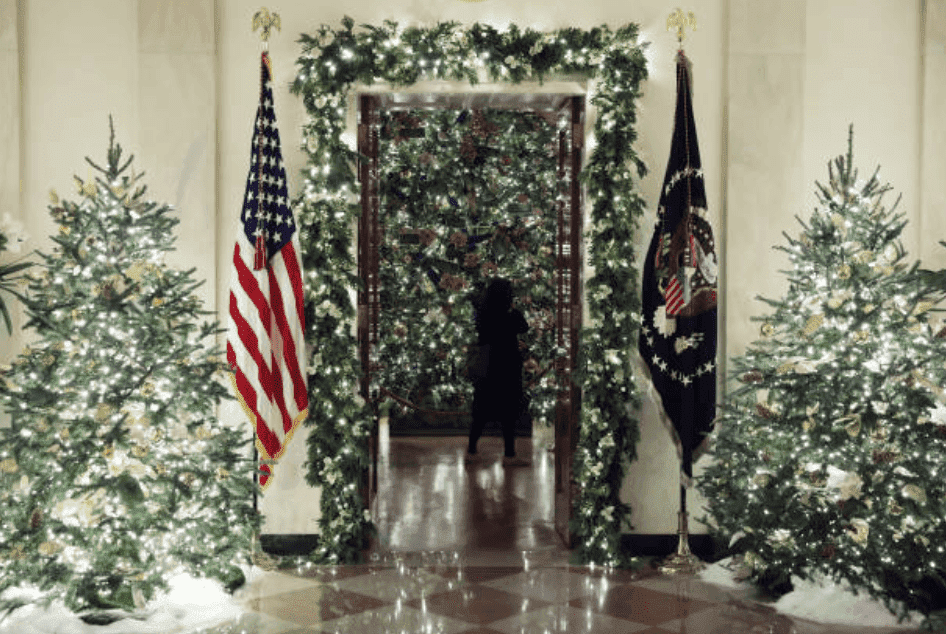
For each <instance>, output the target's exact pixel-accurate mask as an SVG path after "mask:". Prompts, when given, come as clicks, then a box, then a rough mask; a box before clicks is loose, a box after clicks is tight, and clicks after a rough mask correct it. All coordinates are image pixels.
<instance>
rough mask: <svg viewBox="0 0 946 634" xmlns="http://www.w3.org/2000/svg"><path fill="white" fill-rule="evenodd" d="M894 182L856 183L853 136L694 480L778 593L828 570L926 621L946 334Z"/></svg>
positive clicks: (939, 478)
mask: <svg viewBox="0 0 946 634" xmlns="http://www.w3.org/2000/svg"><path fill="white" fill-rule="evenodd" d="M851 137H853V132H852V133H851ZM889 190H890V187H889V186H886V185H883V186H882V185H881V184H880V182H879V181H878V179H877V172H875V173H874V175H873V176H871V178H869V179H868V180H866V181H858V180H857V171H856V170H855V169H854V164H853V138H851V139H849V146H848V153H847V155H846V156H840V157H838V158H837V159H836V160H835V161H834V162H833V164H829V181H828V184H827V185H821V184H819V185H818V200H819V202H820V204H821V207H819V208H816V209H815V211H814V213H813V214H812V215H811V218H810V219H809V220H808V221H802V220H801V219H799V222H801V225H802V231H801V234H800V235H799V236H798V237H797V238H793V237H790V236H788V235H786V238H787V241H788V245H787V246H781V247H778V248H779V249H781V250H782V251H784V252H786V253H787V254H788V257H789V259H790V261H791V263H792V265H793V268H792V270H791V271H787V272H786V274H787V275H788V280H789V289H788V291H787V293H786V294H785V296H784V297H783V298H781V299H776V300H771V299H765V300H764V301H765V302H766V303H767V304H768V305H769V306H770V307H771V308H772V312H771V314H769V315H767V316H765V317H762V318H759V321H761V323H762V326H761V328H762V331H761V334H762V336H761V338H760V339H758V340H757V341H755V342H754V343H752V344H751V345H750V346H749V347H748V349H747V351H746V353H745V354H744V355H742V356H740V357H737V358H735V359H734V360H733V363H734V367H735V374H736V378H737V379H738V383H739V385H738V387H737V388H736V389H734V390H732V392H731V393H730V395H729V397H728V398H727V400H726V404H725V407H724V408H723V410H722V413H721V414H720V416H719V418H718V421H717V430H716V432H715V437H714V439H713V445H714V448H713V450H712V453H713V457H714V461H713V464H712V466H711V467H709V468H708V469H707V470H706V471H705V473H704V475H703V476H702V477H701V478H700V479H699V482H698V486H699V488H700V489H701V492H702V493H703V495H704V496H705V497H706V499H708V500H712V501H713V502H712V506H711V508H710V517H709V518H707V520H706V521H707V522H708V523H709V525H711V526H715V527H716V532H717V534H718V535H717V536H718V537H720V538H722V539H725V540H726V541H727V542H728V543H729V545H730V548H731V550H732V552H734V553H740V554H741V558H742V562H743V566H744V568H745V570H744V572H745V573H746V574H747V575H748V576H749V577H750V578H751V579H752V580H753V581H755V582H756V583H757V584H759V585H760V586H762V587H763V588H765V589H766V590H768V591H769V592H771V593H773V594H781V593H783V592H785V591H787V590H789V589H790V588H791V580H792V577H799V578H802V579H812V578H819V577H827V578H831V579H834V580H835V581H837V582H844V583H847V584H850V586H851V587H852V588H854V590H855V591H865V592H868V593H869V594H871V595H872V596H874V597H876V598H878V599H880V600H882V601H883V602H884V604H885V605H886V606H887V607H888V608H889V609H890V610H891V611H892V612H894V613H895V614H897V615H898V616H905V615H906V614H907V612H908V611H909V610H917V611H920V612H922V613H924V614H926V615H931V614H933V613H935V612H936V611H937V610H942V609H943V608H946V605H944V603H943V599H944V597H946V554H944V548H946V497H944V495H946V485H944V480H943V473H944V470H946V393H944V389H943V386H944V385H946V367H944V362H943V361H944V358H946V354H944V353H946V345H944V343H946V340H944V339H943V334H944V333H943V332H942V331H940V332H939V333H937V330H936V329H935V328H933V327H931V314H932V313H933V312H935V310H936V306H937V304H938V303H939V302H940V301H941V300H942V299H943V297H944V294H946V292H944V291H946V289H944V287H943V286H942V285H935V284H930V283H929V280H930V279H931V278H930V277H929V276H928V275H923V274H922V272H921V271H920V270H919V266H918V264H909V263H908V262H907V259H906V258H907V256H906V253H905V251H904V249H903V246H902V245H901V243H900V241H899V237H900V235H901V232H902V231H903V228H904V226H905V225H906V221H905V220H904V219H903V214H900V213H895V209H896V204H894V205H893V207H892V208H890V209H888V208H887V207H886V206H885V204H884V201H883V198H884V195H885V194H886V193H887V192H888V191H889Z"/></svg>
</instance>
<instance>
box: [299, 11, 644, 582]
mask: <svg viewBox="0 0 946 634" xmlns="http://www.w3.org/2000/svg"><path fill="white" fill-rule="evenodd" d="M299 41H300V44H301V45H302V54H301V56H300V57H299V59H298V61H297V66H298V72H297V75H296V78H295V80H294V81H293V84H292V91H293V93H294V94H297V95H299V96H300V97H301V98H302V99H303V102H304V104H305V108H306V110H307V113H308V120H307V121H306V123H305V124H304V126H303V137H304V149H305V151H306V152H307V155H308V164H307V167H306V169H305V172H304V177H305V186H304V191H303V192H302V193H301V195H300V196H299V197H298V198H297V200H296V201H294V204H295V210H296V213H297V221H298V224H299V226H300V238H301V241H302V250H303V255H302V257H303V266H304V270H305V271H306V328H307V331H306V340H307V343H308V344H309V345H310V346H311V350H312V353H311V357H310V359H309V396H310V403H309V417H308V419H307V421H306V425H307V426H309V427H310V434H309V440H308V447H307V449H308V472H307V475H306V479H307V481H308V482H309V484H311V485H313V486H319V487H321V488H322V498H321V500H322V502H321V511H322V516H321V518H320V520H319V526H320V531H321V532H320V534H319V544H318V546H317V548H316V549H315V551H313V553H312V558H313V560H314V561H316V562H324V563H353V562H356V561H358V560H359V558H360V556H361V552H362V551H363V548H364V547H365V545H366V543H367V538H368V536H370V534H371V533H372V532H373V530H374V527H373V525H372V522H371V515H370V513H369V511H368V509H367V508H366V506H365V501H364V500H363V499H361V496H360V494H359V491H358V485H357V482H358V479H359V477H360V475H361V473H362V471H363V470H364V469H365V468H366V466H367V463H368V452H367V438H368V434H369V431H370V429H371V425H372V424H373V421H372V410H371V406H370V405H369V404H367V403H365V401H364V400H363V399H362V398H361V397H360V396H359V394H358V385H359V377H360V368H359V364H358V354H357V341H356V339H355V335H354V325H355V324H354V321H355V317H356V315H355V308H354V306H353V303H352V291H353V290H354V289H356V288H357V286H358V284H359V280H358V278H357V273H356V266H355V262H354V258H353V256H352V248H351V247H352V240H353V236H352V228H353V226H355V222H356V220H357V218H358V216H359V214H360V205H359V197H358V191H359V190H358V184H357V182H356V172H355V165H356V162H357V152H356V151H355V150H354V149H353V148H352V147H350V146H349V144H348V143H347V142H346V141H345V140H344V139H343V135H344V133H345V132H346V124H347V118H348V114H349V109H350V107H351V106H350V104H351V103H353V101H352V99H351V98H352V97H353V91H354V90H356V89H357V86H358V85H359V84H362V85H370V84H373V83H376V82H386V83H387V84H389V85H391V86H408V85H412V84H415V83H417V82H420V81H437V80H445V81H464V82H469V83H470V84H471V85H472V84H477V83H479V82H480V81H481V78H484V77H485V78H488V79H489V80H491V81H493V82H511V83H520V82H523V81H538V82H542V81H543V80H544V79H549V78H555V79H558V78H575V77H578V78H581V79H583V80H585V81H587V84H588V86H589V89H588V95H587V100H588V103H589V104H590V105H591V107H592V108H594V109H596V111H597V117H596V118H595V121H594V143H593V144H592V145H589V147H590V148H593V149H591V151H590V155H589V156H587V157H586V160H585V165H584V168H583V169H582V173H581V180H582V183H583V184H584V186H585V194H586V199H587V201H588V202H587V204H586V206H585V208H586V216H585V244H586V251H587V263H588V264H589V265H590V272H591V275H590V277H588V279H586V280H585V292H586V306H587V310H588V314H589V317H590V319H587V320H585V322H584V325H583V331H582V335H581V342H580V352H579V367H578V370H577V372H576V373H575V376H576V377H577V380H578V381H579V383H580V387H581V389H582V405H581V420H580V423H579V425H580V432H579V439H578V447H577V450H576V453H575V456H574V467H573V469H574V480H575V481H576V482H577V483H578V484H579V489H578V492H577V495H576V496H575V498H574V509H573V521H572V526H571V531H572V534H573V535H574V536H575V541H576V545H575V548H574V555H575V557H576V559H577V560H579V561H581V562H583V563H594V564H598V565H625V564H627V563H629V561H628V558H627V557H626V556H625V555H624V554H623V553H622V552H621V549H620V534H621V529H622V527H624V526H629V518H630V512H631V509H630V507H629V506H628V505H626V504H623V503H622V502H621V500H620V497H619V492H620V488H621V484H622V482H623V480H624V472H625V466H626V465H627V464H628V463H629V462H630V461H632V460H634V459H635V458H636V444H637V441H638V438H639V431H638V425H637V420H636V419H635V418H634V416H633V414H632V412H633V411H634V410H635V409H636V408H637V406H638V405H639V396H638V394H637V392H636V388H635V386H634V381H633V370H632V367H633V365H632V361H633V356H632V355H633V354H634V350H635V349H636V343H637V331H638V326H639V311H640V298H639V293H638V289H637V284H638V274H637V269H636V265H635V262H636V253H635V249H634V245H635V233H636V231H637V228H638V224H639V222H640V218H641V217H642V215H643V210H644V201H643V199H642V198H641V197H640V195H639V194H638V192H637V189H636V187H635V180H636V179H639V178H641V177H643V176H644V174H645V173H646V168H645V166H644V164H643V162H642V161H641V160H640V158H639V157H638V156H637V154H636V152H635V150H634V147H633V144H634V141H635V139H636V136H637V135H636V133H635V131H634V124H635V123H636V120H637V115H636V100H637V98H638V97H639V96H640V94H641V92H640V90H641V84H642V82H643V81H644V80H645V79H646V77H647V68H646V60H645V57H644V51H643V49H644V44H641V43H639V42H638V27H637V26H636V25H633V24H628V25H625V26H622V27H620V28H618V29H617V30H612V29H610V28H609V27H607V26H600V27H596V28H593V29H590V30H587V31H586V30H581V29H577V28H567V29H561V30H557V31H551V32H538V31H534V30H531V29H526V30H522V29H520V28H519V27H517V26H516V25H510V26H509V27H508V28H507V29H505V30H502V31H501V30H498V29H496V28H493V27H491V26H487V25H482V24H474V25H472V26H469V27H463V26H461V25H460V24H458V23H455V22H444V23H438V24H436V25H434V26H431V27H400V26H399V25H398V24H397V23H396V22H392V21H385V22H384V23H383V24H382V25H381V26H373V25H363V26H362V27H361V28H358V29H356V28H355V23H354V20H352V19H351V18H348V17H346V18H344V19H343V20H342V26H341V28H339V29H335V28H333V27H330V26H327V25H322V26H321V27H320V28H319V29H318V30H317V31H316V32H315V33H314V34H311V35H309V34H303V35H302V36H301V37H300V40H299ZM447 239H449V237H447Z"/></svg>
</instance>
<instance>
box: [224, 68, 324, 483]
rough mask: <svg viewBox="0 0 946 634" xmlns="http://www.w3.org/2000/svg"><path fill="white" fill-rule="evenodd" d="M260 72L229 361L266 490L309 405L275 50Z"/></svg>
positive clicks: (236, 251) (236, 252)
mask: <svg viewBox="0 0 946 634" xmlns="http://www.w3.org/2000/svg"><path fill="white" fill-rule="evenodd" d="M260 67H261V70H260V72H261V78H260V101H259V108H258V109H257V111H256V123H255V124H254V126H253V142H252V151H251V153H250V170H249V176H248V177H247V179H246V193H245V195H244V198H243V211H242V213H241V214H240V222H239V224H238V226H237V232H236V233H237V236H236V245H235V246H234V248H233V268H232V269H231V276H230V319H229V328H228V331H227V363H228V364H229V365H230V369H231V370H232V376H231V378H232V379H233V386H234V392H235V393H236V396H237V398H238V400H239V401H240V403H241V404H242V405H243V407H244V409H245V410H246V413H247V416H248V417H249V419H250V423H251V424H252V425H253V428H254V430H255V433H256V448H257V451H258V452H259V457H260V462H261V464H260V472H261V473H260V485H261V486H262V487H263V488H265V487H266V486H267V485H268V484H269V482H270V479H271V477H272V475H273V471H272V465H273V464H274V463H275V461H276V460H278V459H279V458H280V456H282V454H283V452H284V451H285V449H286V445H287V443H288V442H289V440H290V439H291V438H292V435H293V432H295V430H296V428H297V427H298V426H299V424H300V423H301V422H302V420H303V419H304V418H305V417H306V413H307V412H308V404H309V401H308V393H307V389H306V373H305V358H304V354H305V343H304V342H303V332H304V330H305V328H304V323H305V317H304V312H303V290H302V261H301V258H300V255H299V254H300V249H299V234H298V232H297V231H296V223H295V219H294V218H293V215H292V210H291V209H290V207H289V191H288V188H287V185H286V169H285V167H284V166H283V161H282V152H281V151H280V147H279V132H278V131H277V129H276V113H275V111H274V109H273V84H272V68H271V66H270V61H269V54H268V53H265V52H264V53H263V55H262V61H261V63H260Z"/></svg>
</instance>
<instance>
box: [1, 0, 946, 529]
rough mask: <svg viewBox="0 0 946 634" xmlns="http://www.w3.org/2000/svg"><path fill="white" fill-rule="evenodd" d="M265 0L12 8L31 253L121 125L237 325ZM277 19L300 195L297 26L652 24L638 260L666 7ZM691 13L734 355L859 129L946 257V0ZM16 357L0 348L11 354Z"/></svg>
mask: <svg viewBox="0 0 946 634" xmlns="http://www.w3.org/2000/svg"><path fill="white" fill-rule="evenodd" d="M259 7H260V5H259V3H258V2H250V1H249V0H216V1H214V0H197V1H193V0H135V1H131V0H83V1H82V2H81V3H80V2H74V1H72V0H18V1H17V0H0V79H10V80H11V81H5V82H4V85H5V86H19V90H15V89H14V90H5V91H3V94H2V95H0V143H2V145H0V178H2V179H3V181H2V182H0V205H3V207H4V209H3V210H2V211H6V210H7V208H8V207H10V208H12V213H13V215H19V216H20V217H22V218H23V219H24V221H25V224H26V226H27V229H28V231H29V232H30V234H31V235H32V236H33V238H34V240H33V243H32V246H40V247H43V248H47V247H48V245H49V243H48V241H46V240H45V239H44V238H43V236H46V235H48V234H49V233H51V232H52V231H53V230H54V229H55V227H53V226H52V222H51V220H50V219H49V216H48V214H47V210H46V205H47V202H48V191H49V189H50V188H56V189H57V190H58V191H60V192H61V193H63V194H65V193H69V194H70V195H71V193H72V175H73V174H74V173H77V174H79V175H80V176H83V177H84V176H86V175H87V169H86V167H85V163H84V162H83V157H84V156H86V155H91V156H92V157H93V158H101V157H102V156H103V153H104V150H105V147H106V144H107V132H108V123H107V118H108V114H109V113H111V114H113V115H114V117H115V122H116V132H117V135H118V140H119V141H120V142H121V143H122V145H123V147H125V148H126V149H127V150H128V151H130V152H134V153H135V154H136V157H137V161H136V162H137V165H138V168H139V169H143V170H145V171H147V173H148V175H147V177H146V182H147V183H148V184H149V189H150V193H151V195H152V196H153V197H154V198H155V199H156V200H160V201H164V202H169V203H172V204H174V205H175V206H176V207H177V209H178V210H179V213H180V216H181V218H182V225H181V227H180V231H179V242H178V245H179V251H178V253H177V254H176V255H175V256H174V262H173V263H174V264H178V265H182V266H196V267H197V268H198V275H200V276H201V277H202V278H205V279H207V280H208V282H207V287H206V288H205V289H204V297H205V299H206V300H207V301H208V302H209V304H210V305H211V306H214V307H215V308H216V309H217V311H218V315H219V318H220V320H221V322H223V323H225V322H226V312H225V307H226V305H227V302H226V298H227V292H228V290H227V289H228V285H229V257H230V255H231V249H232V244H233V239H234V235H235V233H234V232H235V228H236V221H237V217H238V214H239V207H240V202H241V198H242V195H243V187H244V184H245V178H246V170H247V168H248V160H249V159H248V155H249V146H250V135H251V133H252V127H253V117H254V114H255V109H256V100H257V91H258V65H259V53H260V50H261V46H260V42H259V38H258V35H256V34H254V33H252V32H251V28H250V23H251V19H252V16H253V13H254V12H255V11H256V10H257V9H258V8H259ZM270 8H271V9H273V10H276V11H278V12H279V13H280V15H281V18H282V25H283V30H282V31H281V32H277V33H274V35H273V38H272V40H271V42H270V53H271V55H272V58H273V68H274V73H275V79H276V85H277V91H276V95H275V99H276V114H277V120H278V122H279V128H280V132H281V136H282V142H283V151H284V155H285V158H286V162H287V171H288V175H289V179H290V191H291V192H292V191H299V188H300V186H301V179H300V176H299V170H300V169H301V168H302V167H303V165H304V159H303V155H302V153H301V152H300V151H299V150H298V148H297V146H298V144H299V142H300V141H301V138H300V136H299V129H300V126H301V125H302V122H303V120H304V118H305V112H304V109H303V107H302V104H301V102H300V101H299V100H298V99H297V98H295V97H294V96H292V95H291V94H289V90H288V84H289V82H290V81H291V79H292V77H293V75H294V73H295V68H294V64H295V59H296V57H297V55H298V54H299V46H298V44H297V43H296V39H297V37H298V35H299V34H300V33H303V32H312V31H313V30H314V29H315V28H316V27H317V26H318V25H319V24H322V23H328V24H330V25H332V26H336V27H337V26H338V25H339V24H340V20H341V18H342V16H343V15H345V14H347V15H351V16H352V17H353V18H354V19H355V21H356V22H357V23H379V22H380V21H382V20H384V19H393V20H396V21H398V22H400V23H401V24H421V23H424V24H429V23H431V22H435V21H442V20H457V21H460V22H462V23H466V24H469V23H472V22H474V21H479V22H485V23H489V24H493V25H496V26H499V27H502V26H505V25H507V24H509V23H511V22H515V23H517V24H519V25H520V26H531V27H534V28H537V29H554V28H558V27H563V26H578V27H581V28H589V27H592V26H596V25H599V24H601V23H607V24H609V25H611V26H612V27H616V26H618V25H621V24H624V23H627V22H636V23H638V24H640V25H641V26H642V28H643V30H644V33H645V39H647V40H649V41H651V42H652V45H651V49H650V51H649V53H648V57H649V59H650V63H651V66H650V80H649V81H648V82H647V83H646V84H645V86H644V96H643V98H642V100H641V102H640V113H639V120H638V124H637V129H638V132H639V135H640V136H639V142H638V145H637V150H638V152H639V153H640V155H641V156H642V157H643V159H644V160H645V161H646V162H647V164H648V166H649V168H650V172H651V173H650V174H649V175H648V177H647V178H646V179H644V181H643V182H642V183H641V192H642V194H643V195H644V197H645V199H646V200H647V201H648V202H649V205H650V209H651V211H650V212H649V214H648V216H647V218H645V220H644V223H643V226H642V231H641V234H640V247H641V250H643V247H644V246H645V245H646V242H647V240H649V237H650V231H651V228H652V223H653V219H654V208H655V206H656V201H657V192H658V189H659V186H660V179H661V178H662V176H663V172H664V169H665V166H666V161H667V156H668V153H669V144H670V133H671V128H672V108H673V103H674V99H675V95H674V90H675V82H674V67H673V54H674V52H675V50H676V40H675V38H674V37H673V35H672V34H670V33H668V32H667V31H666V30H665V22H666V18H667V13H668V12H669V10H670V8H671V7H670V6H669V5H667V4H666V3H665V2H662V1H658V0H641V1H640V2H637V3H633V4H628V3H626V2H620V1H618V0H586V1H585V2H583V3H581V4H580V5H576V4H574V3H566V2H554V3H549V2H540V1H538V0H521V1H520V2H515V3H513V2H500V1H499V0H486V1H485V2H479V3H468V2H461V1H459V0H444V1H443V2H438V3H431V2H422V1H420V0H390V1H389V2H386V3H378V2H373V1H370V0H351V1H349V2H346V3H337V2H336V3H329V2H321V1H312V0H282V1H281V2H280V3H279V4H278V6H270ZM684 9H686V10H692V11H694V12H695V14H696V16H697V19H698V30H697V31H696V32H695V33H692V34H691V35H689V36H688V38H687V41H686V44H685V46H686V50H687V53H688V55H689V57H690V58H691V59H692V60H693V62H694V76H695V83H694V107H695V111H696V117H697V126H698V130H699V141H700V151H701V157H702V160H703V165H704V170H705V172H706V178H707V193H708V196H709V206H710V210H709V211H710V214H711V215H712V217H713V219H714V221H715V230H716V233H717V236H718V240H719V242H720V248H721V251H722V252H723V257H724V262H723V265H724V268H723V278H722V282H721V286H722V288H721V290H722V293H723V294H722V303H721V307H720V318H721V319H720V323H721V332H720V349H721V351H723V350H724V351H725V353H726V354H725V356H724V358H723V359H722V363H723V364H725V357H728V356H731V355H733V354H738V353H739V352H741V351H742V350H743V349H744V348H745V345H746V344H747V343H748V342H749V341H751V340H752V339H754V338H755V336H756V325H755V324H753V323H751V322H749V317H750V316H751V315H754V314H759V313H761V312H762V311H763V306H762V305H761V304H759V303H758V302H755V301H754V300H753V298H754V297H755V296H756V295H758V294H762V295H767V296H778V295H780V294H781V293H782V292H783V290H784V285H785V281H784V279H783V276H781V275H780V274H779V273H778V269H779V268H782V267H783V265H784V262H783V261H782V260H781V256H780V254H779V253H778V252H776V251H774V250H773V249H772V248H771V247H772V246H773V245H776V244H780V243H781V242H782V237H781V231H783V230H788V231H790V232H791V231H794V230H795V226H796V223H795V220H794V215H795V214H796V213H797V214H800V215H802V216H803V217H804V216H805V215H807V213H809V212H810V208H811V205H812V204H813V194H812V192H813V187H814V185H813V181H814V180H815V179H819V180H820V179H824V178H825V177H826V168H825V165H826V162H827V161H828V160H829V159H830V158H832V157H833V156H835V155H837V154H839V153H842V152H844V151H845V149H846V145H845V144H846V133H847V125H848V123H850V122H853V123H854V124H855V134H856V139H855V142H856V146H855V152H856V156H857V158H858V162H859V164H860V165H861V167H862V170H863V171H865V172H870V171H871V170H872V169H873V167H874V166H875V165H876V164H877V163H880V164H881V165H882V167H883V169H882V171H881V176H882V177H883V178H884V179H885V180H888V181H890V182H891V183H892V184H893V185H894V187H895V188H896V190H897V191H898V192H902V193H903V194H904V199H903V203H902V205H903V206H902V210H903V211H904V212H905V213H907V215H908V217H909V218H910V220H911V225H910V227H909V228H908V234H907V236H906V243H907V247H908V248H909V249H910V252H911V254H913V255H914V256H915V257H919V256H921V255H922V256H923V257H924V258H928V259H929V261H930V263H931V264H935V265H936V266H943V265H946V249H942V248H941V247H939V246H938V245H937V244H936V243H937V241H938V240H940V239H946V194H944V193H943V191H944V189H943V187H942V181H943V176H944V175H946V151H944V150H943V148H944V147H946V108H944V107H943V106H944V104H946V92H944V90H946V55H944V48H946V0H878V1H875V2H870V3H867V2H859V1H858V0H818V1H811V2H809V1H807V0H700V1H693V2H691V3H690V4H689V5H687V6H685V7H684ZM16 77H19V79H20V81H19V82H17V81H16ZM20 344H21V341H20V340H19V339H18V338H12V339H8V338H0V360H8V359H9V358H11V356H12V355H13V354H15V352H16V350H18V349H19V346H20ZM222 416H223V417H224V418H226V419H227V420H233V421H239V420H241V416H242V414H241V412H240V411H239V409H238V407H236V406H235V405H232V404H231V405H227V406H225V407H224V408H223V410H222ZM641 432H642V440H641V443H640V445H639V447H638V453H639V455H640V460H639V461H638V462H637V463H636V464H634V465H633V466H632V468H631V470H630V473H629V475H628V477H627V480H626V481H625V483H624V486H623V487H622V497H623V498H624V499H625V500H627V501H629V502H630V503H631V504H632V506H633V507H634V517H633V520H634V523H635V525H636V531H637V532H641V533H667V532H673V531H674V530H675V529H676V516H675V513H676V505H677V495H676V491H677V467H676V457H675V453H674V450H673V447H672V444H671V442H670V440H669V435H668V433H667V431H666V429H665V428H664V427H663V425H662V424H661V423H660V421H659V417H658V416H657V414H656V406H655V403H654V401H653V399H652V398H650V397H645V403H644V408H643V411H642V420H641ZM304 433H305V432H301V433H299V434H297V436H296V438H295V439H294V440H293V443H292V445H291V446H290V450H289V453H288V455H287V456H286V458H285V459H284V460H283V462H282V464H281V465H280V466H279V471H278V472H277V473H279V474H280V475H279V477H277V478H276V480H275V484H274V485H273V487H272V488H271V489H270V491H268V492H267V494H266V495H265V496H264V498H263V500H262V502H261V505H262V508H263V510H264V512H266V513H267V523H266V527H265V530H266V531H267V532H273V533H290V532H299V533H308V532H315V531H316V530H317V524H316V520H317V518H318V516H319V506H318V504H319V502H318V497H319V496H318V490H313V489H311V488H309V487H308V486H306V485H305V484H304V482H303V480H302V474H303V472H304V470H305V465H304V458H305V451H304V447H305V435H304ZM695 502H696V504H697V505H698V504H700V503H701V501H700V500H699V499H697V500H695Z"/></svg>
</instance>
